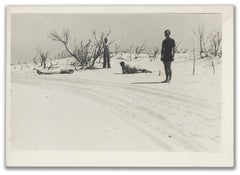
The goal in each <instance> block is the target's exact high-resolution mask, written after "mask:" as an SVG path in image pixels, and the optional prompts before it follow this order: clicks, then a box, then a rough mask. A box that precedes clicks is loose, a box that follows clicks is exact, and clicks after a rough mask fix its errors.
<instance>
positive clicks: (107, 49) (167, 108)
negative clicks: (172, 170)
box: [6, 6, 234, 167]
mask: <svg viewBox="0 0 240 175" xmlns="http://www.w3.org/2000/svg"><path fill="white" fill-rule="evenodd" d="M6 13H7V14H6V16H7V21H6V49H7V50H6V63H7V64H6V165H7V166H9V167H21V166H29V167H30V166H66V167H68V166H69V167H73V166H79V167H86V166H87V167H98V166H99V167H102V166H104V167H231V166H233V165H234V137H233V131H234V128H233V121H234V116H233V106H234V105H233V95H234V92H233V83H234V77H233V76H234V75H233V72H234V70H233V69H234V66H233V62H234V55H233V48H234V42H233V40H234V38H233V34H234V32H233V7H232V6H9V7H7V10H6Z"/></svg>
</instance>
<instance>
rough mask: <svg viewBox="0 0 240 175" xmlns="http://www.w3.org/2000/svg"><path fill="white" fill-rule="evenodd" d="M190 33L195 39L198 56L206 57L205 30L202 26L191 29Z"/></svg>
mask: <svg viewBox="0 0 240 175" xmlns="http://www.w3.org/2000/svg"><path fill="white" fill-rule="evenodd" d="M192 32H193V34H194V36H195V38H196V42H197V43H198V49H199V55H200V57H201V58H204V57H206V56H207V49H206V36H205V35H206V34H205V28H204V27H203V26H200V25H199V26H198V28H197V29H192Z"/></svg>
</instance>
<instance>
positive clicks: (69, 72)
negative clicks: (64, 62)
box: [37, 69, 74, 75]
mask: <svg viewBox="0 0 240 175" xmlns="http://www.w3.org/2000/svg"><path fill="white" fill-rule="evenodd" d="M73 72H74V70H73V69H60V70H55V71H40V70H38V69H37V73H38V74H39V75H41V74H45V75H52V74H72V73H73Z"/></svg>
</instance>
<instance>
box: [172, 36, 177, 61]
mask: <svg viewBox="0 0 240 175" xmlns="http://www.w3.org/2000/svg"><path fill="white" fill-rule="evenodd" d="M175 49H176V46H175V41H174V40H173V49H172V55H173V59H174V56H175V51H176V50H175Z"/></svg>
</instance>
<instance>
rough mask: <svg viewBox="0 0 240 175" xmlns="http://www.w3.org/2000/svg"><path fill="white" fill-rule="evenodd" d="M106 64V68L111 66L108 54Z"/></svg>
mask: <svg viewBox="0 0 240 175" xmlns="http://www.w3.org/2000/svg"><path fill="white" fill-rule="evenodd" d="M107 64H108V68H111V66H110V58H109V56H108V58H107Z"/></svg>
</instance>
